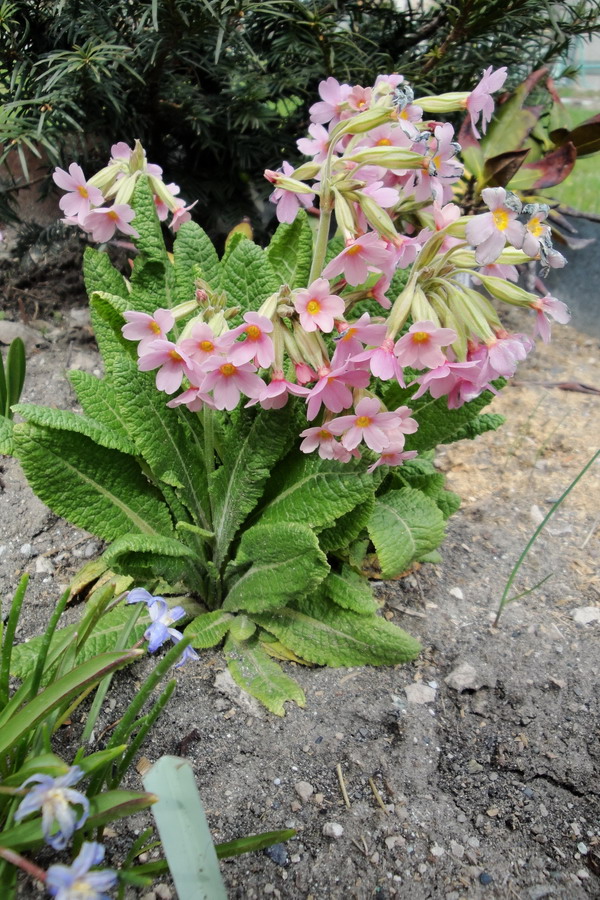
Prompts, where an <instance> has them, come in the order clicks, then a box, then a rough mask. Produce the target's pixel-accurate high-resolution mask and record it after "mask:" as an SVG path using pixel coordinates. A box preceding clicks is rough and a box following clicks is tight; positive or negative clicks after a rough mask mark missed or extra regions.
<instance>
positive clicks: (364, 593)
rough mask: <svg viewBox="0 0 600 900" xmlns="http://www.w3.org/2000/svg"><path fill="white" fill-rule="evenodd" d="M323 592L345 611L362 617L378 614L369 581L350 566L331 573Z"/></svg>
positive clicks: (323, 586) (323, 585)
mask: <svg viewBox="0 0 600 900" xmlns="http://www.w3.org/2000/svg"><path fill="white" fill-rule="evenodd" d="M321 590H322V591H323V593H324V594H325V596H326V597H329V599H330V600H332V601H333V602H334V603H336V604H337V605H338V606H341V607H342V608H343V609H350V610H352V612H355V613H358V614H359V615H361V616H365V615H373V614H374V613H375V612H377V603H376V602H375V599H374V597H373V591H372V590H371V587H370V585H369V582H368V580H367V579H366V578H364V577H363V576H362V575H359V574H358V572H355V571H354V569H351V568H350V566H346V565H344V566H343V567H342V571H341V572H330V573H329V575H328V576H327V578H326V579H325V581H324V582H323V584H322V586H321Z"/></svg>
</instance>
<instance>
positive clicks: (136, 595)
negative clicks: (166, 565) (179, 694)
mask: <svg viewBox="0 0 600 900" xmlns="http://www.w3.org/2000/svg"><path fill="white" fill-rule="evenodd" d="M126 602H127V603H145V604H146V605H147V606H148V614H149V616H150V618H151V619H152V624H151V625H149V626H148V628H147V629H146V631H145V632H144V637H145V638H146V640H147V641H148V652H149V653H154V652H155V650H158V648H159V647H162V645H163V644H164V643H165V641H167V640H169V638H170V639H171V640H172V641H173V643H174V644H177V643H178V642H179V641H180V640H181V639H182V637H183V635H182V633H181V632H180V631H177V629H176V628H171V627H170V626H171V625H172V624H173V623H174V622H178V621H179V619H183V618H184V617H185V614H186V613H185V609H184V608H183V606H173V607H172V608H171V609H169V604H168V603H167V601H166V600H165V599H164V598H163V597H153V596H152V594H151V593H150V592H149V591H147V590H145V589H144V588H133V590H131V591H129V593H128V595H127V600H126ZM188 659H199V656H198V654H197V653H196V651H195V650H193V649H192V648H191V647H186V648H185V650H184V651H183V653H182V654H181V656H180V657H179V660H178V661H177V662H176V663H175V666H174V668H178V667H179V666H182V665H183V664H184V662H185V661H186V660H188Z"/></svg>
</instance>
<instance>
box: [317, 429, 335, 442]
mask: <svg viewBox="0 0 600 900" xmlns="http://www.w3.org/2000/svg"><path fill="white" fill-rule="evenodd" d="M331 436H332V435H331V432H329V431H327V429H326V428H321V430H320V432H319V437H320V438H321V440H322V441H328V440H329V439H330V438H331Z"/></svg>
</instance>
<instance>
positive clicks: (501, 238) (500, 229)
mask: <svg viewBox="0 0 600 900" xmlns="http://www.w3.org/2000/svg"><path fill="white" fill-rule="evenodd" d="M481 196H482V198H483V201H484V203H485V204H486V206H487V207H488V208H489V210H490V212H488V213H482V214H481V215H479V216H473V218H472V219H470V221H469V223H468V225H467V228H466V237H467V240H468V241H469V243H470V244H472V245H473V246H474V247H476V248H477V250H476V252H475V259H476V260H477V262H478V264H479V265H480V266H485V265H488V264H489V263H493V262H495V261H496V259H498V257H499V256H500V254H501V253H502V251H503V250H504V247H505V245H506V241H508V242H509V244H512V246H513V247H516V248H518V249H520V248H521V246H522V244H523V239H524V237H525V227H524V226H523V225H522V224H521V222H518V221H517V216H518V215H519V213H520V212H521V201H520V200H519V199H518V197H515V195H514V194H511V193H510V192H509V191H505V190H504V188H501V187H499V188H484V190H483V191H482V192H481Z"/></svg>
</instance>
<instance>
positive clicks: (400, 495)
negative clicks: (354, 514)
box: [367, 487, 444, 578]
mask: <svg viewBox="0 0 600 900" xmlns="http://www.w3.org/2000/svg"><path fill="white" fill-rule="evenodd" d="M367 528H368V531H369V536H370V538H371V540H372V541H373V544H374V545H375V550H376V551H377V556H378V558H379V563H380V565H381V572H382V575H383V577H384V578H393V576H394V575H398V574H399V573H400V572H403V571H404V569H406V568H407V566H409V565H410V563H411V562H413V560H415V559H420V558H421V557H422V556H424V555H425V554H427V553H429V551H430V550H435V548H436V547H438V546H439V545H440V544H441V542H442V540H443V537H444V517H443V515H442V513H441V511H440V510H439V509H438V506H437V504H436V503H435V502H434V501H433V500H431V499H430V498H429V497H427V496H426V495H425V494H424V493H423V492H422V491H418V490H415V489H414V488H408V487H407V488H401V489H400V490H399V491H389V492H388V493H387V494H384V495H383V496H382V497H378V498H377V499H376V501H375V508H374V510H373V513H372V515H371V519H370V521H369V524H368V526H367Z"/></svg>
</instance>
